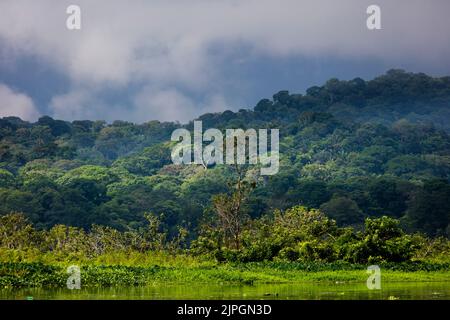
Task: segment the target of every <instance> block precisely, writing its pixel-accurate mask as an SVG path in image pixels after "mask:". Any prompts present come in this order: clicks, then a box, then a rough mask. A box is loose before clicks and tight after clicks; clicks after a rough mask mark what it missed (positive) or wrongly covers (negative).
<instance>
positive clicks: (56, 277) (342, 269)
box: [0, 262, 450, 289]
mask: <svg viewBox="0 0 450 320" xmlns="http://www.w3.org/2000/svg"><path fill="white" fill-rule="evenodd" d="M68 266H69V265H64V264H45V263H42V262H3V263H0V288H3V289H16V288H40V287H42V288H64V287H65V286H66V283H67V279H68V277H69V275H68V274H67V267H68ZM79 266H80V269H81V284H82V286H83V287H84V288H96V287H97V288H101V287H114V286H148V285H155V284H158V283H164V284H190V283H192V284H199V283H204V284H223V283H225V284H245V285H256V284H283V283H365V281H366V280H367V277H368V274H367V271H366V270H367V266H364V265H357V264H348V263H330V264H320V263H294V262H266V263H246V264H230V263H227V264H218V263H204V264H201V263H199V264H197V265H190V266H189V265H187V266H182V265H172V266H171V265H157V264H155V265H148V266H131V265H106V264H80V265H79ZM380 269H381V277H382V281H383V282H384V283H395V282H450V272H449V271H448V270H450V265H449V264H448V263H441V264H437V263H425V262H408V263H398V264H395V263H388V264H380Z"/></svg>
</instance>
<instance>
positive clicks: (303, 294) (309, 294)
mask: <svg viewBox="0 0 450 320" xmlns="http://www.w3.org/2000/svg"><path fill="white" fill-rule="evenodd" d="M0 299H19V300H23V299H25V300H26V299H28V300H32V299H34V300H38V299H83V300H86V299H96V300H99V299H100V300H106V299H108V300H109V299H121V300H124V299H135V300H142V299H144V300H158V299H165V300H166V299H293V300H303V299H313V300H324V299H325V300H326V299H328V300H341V299H345V300H354V299H363V300H380V299H400V300H405V299H417V300H434V299H450V284H449V283H442V282H427V283H425V282H420V283H389V284H383V285H382V288H381V290H368V289H367V287H366V286H365V284H341V283H335V284H311V283H302V284H299V283H296V284H258V285H253V286H246V285H229V284H224V285H210V284H205V285H192V284H189V285H187V284H186V285H184V284H167V285H161V284H158V285H154V286H146V287H113V288H90V289H81V290H73V291H71V290H68V289H21V290H0Z"/></svg>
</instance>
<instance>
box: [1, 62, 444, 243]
mask: <svg viewBox="0 0 450 320" xmlns="http://www.w3.org/2000/svg"><path fill="white" fill-rule="evenodd" d="M449 102H450V77H444V78H432V77H428V76H426V75H424V74H411V73H406V72H403V71H399V70H391V71H389V72H388V73H387V74H386V75H383V76H380V77H378V78H376V79H374V80H371V81H367V82H366V81H363V80H361V79H354V80H352V81H338V80H336V79H332V80H329V81H328V82H327V83H326V84H325V85H324V86H322V87H313V88H310V89H308V90H307V92H306V94H305V95H300V94H292V95H290V94H289V93H288V92H286V91H282V92H279V93H277V94H275V95H274V96H273V101H271V100H267V99H264V100H262V101H260V102H259V103H258V104H257V105H256V107H255V108H254V110H240V111H239V112H231V111H226V112H223V113H217V114H206V115H203V116H201V117H200V119H201V120H202V121H203V126H204V128H208V127H216V128H221V129H224V128H234V127H240V128H248V127H252V128H263V127H264V128H265V127H267V128H280V139H281V146H280V149H281V150H280V151H281V167H280V172H279V173H278V174H277V175H275V176H272V177H269V178H264V179H263V178H261V177H257V176H256V177H255V179H256V181H257V185H256V188H254V189H253V191H252V192H251V194H250V195H249V198H248V200H247V201H246V204H245V208H244V209H245V211H246V212H245V213H246V214H248V215H250V216H251V217H260V216H263V215H265V214H270V213H271V212H273V210H274V209H281V210H284V209H287V208H290V207H293V206H296V205H303V206H306V207H309V208H320V209H321V211H323V212H324V213H326V214H327V215H328V216H329V217H331V218H333V219H335V220H336V221H337V223H338V225H340V226H344V225H354V226H356V227H357V228H358V225H359V226H362V225H363V224H364V220H365V218H367V217H372V218H375V217H381V216H383V215H386V216H389V217H393V218H396V219H400V220H401V223H402V226H403V227H404V228H405V229H406V230H407V231H410V232H415V231H421V232H424V233H426V234H428V235H430V236H441V235H443V236H448V234H449V223H450V221H449V214H450V202H449V201H448V199H449V198H450V185H449V177H450V136H449V130H450V124H449V123H450V122H449V121H448V119H450V103H449ZM149 117H151V115H149ZM180 126H181V125H180V124H177V123H160V122H157V121H152V122H148V123H144V124H141V125H136V124H132V123H128V122H124V121H116V122H114V123H112V124H106V123H105V122H101V121H73V122H71V123H70V122H65V121H60V120H54V119H52V118H50V117H42V118H41V119H39V121H38V122H36V123H28V122H25V121H22V120H20V119H18V118H14V117H9V118H3V119H0V214H2V215H4V214H9V213H11V212H22V213H24V214H25V215H26V216H27V217H29V218H30V219H31V221H32V222H34V223H35V225H36V226H37V227H38V228H40V229H41V228H51V227H52V226H54V225H55V224H65V225H70V226H77V227H83V228H85V229H88V228H90V226H91V225H92V224H99V225H105V226H111V227H114V228H116V229H119V230H122V231H124V230H127V229H128V228H137V227H139V226H142V225H143V224H144V223H145V217H144V213H145V212H153V213H156V214H164V217H163V219H162V225H163V227H164V228H165V229H167V230H168V231H169V234H170V236H174V235H175V234H176V232H177V226H182V227H184V228H186V229H188V230H189V231H190V236H191V237H194V236H195V235H196V234H197V233H198V226H199V221H201V219H203V217H205V216H208V215H209V216H211V215H212V214H214V210H213V209H214V208H213V206H212V203H211V198H212V196H214V195H217V194H222V193H229V192H231V191H232V190H231V189H230V183H229V182H230V181H235V172H234V170H233V168H229V167H226V166H217V167H213V168H208V170H204V168H203V167H201V166H200V167H196V166H175V165H172V164H171V160H170V150H171V144H170V135H171V133H172V131H173V130H174V129H175V128H177V127H180ZM186 126H187V127H188V128H191V127H192V123H190V124H188V125H186ZM244 170H247V175H248V176H255V174H256V173H255V171H253V170H252V168H251V167H250V168H244Z"/></svg>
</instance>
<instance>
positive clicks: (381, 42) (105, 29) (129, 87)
mask: <svg viewBox="0 0 450 320" xmlns="http://www.w3.org/2000/svg"><path fill="white" fill-rule="evenodd" d="M71 4H76V5H79V6H80V7H81V18H82V28H81V30H77V31H70V30H68V29H67V28H66V19H67V17H68V15H67V14H66V8H67V7H68V6H69V5H71ZM371 4H377V5H379V6H380V7H381V25H382V29H381V30H372V31H370V30H368V29H367V27H366V19H367V17H368V15H367V14H366V9H367V7H368V6H369V5H371ZM449 12H450V1H448V0H395V1H392V0H391V1H389V0H371V1H366V0H341V1H337V0H326V1H325V0H308V1H303V0H155V1H153V0H145V1H144V0H131V1H130V0H128V1H125V0H95V1H93V0H70V1H66V0H58V1H56V0H0V117H3V116H11V115H15V116H20V117H21V118H23V119H26V120H30V121H33V120H36V119H37V118H38V117H39V116H40V115H43V114H46V115H50V116H52V117H55V118H59V119H65V120H75V119H92V120H98V119H104V120H107V121H112V120H116V119H121V120H128V121H133V122H138V123H141V122H145V121H148V120H154V119H157V120H171V121H174V120H179V121H181V122H186V121H188V120H190V119H192V118H194V117H196V116H198V115H200V114H202V113H205V112H217V111H223V110H226V109H231V110H238V109H241V108H249V107H252V106H254V105H255V104H256V103H257V102H258V101H259V100H260V99H261V98H270V97H271V96H272V94H273V93H275V92H277V91H279V90H283V89H288V90H290V91H291V92H298V93H302V92H304V91H305V89H307V88H308V87H310V86H312V85H318V84H322V83H323V82H324V81H326V80H327V79H328V78H331V77H337V78H339V79H352V78H355V77H358V76H359V77H362V78H364V79H371V78H373V77H375V76H377V75H379V74H382V73H384V72H385V71H386V70H388V69H390V68H403V69H405V70H407V71H414V72H425V73H428V74H431V75H435V76H443V75H450V58H449V57H450V37H449V31H450V19H449V18H448V14H449Z"/></svg>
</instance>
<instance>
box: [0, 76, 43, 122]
mask: <svg viewBox="0 0 450 320" xmlns="http://www.w3.org/2000/svg"><path fill="white" fill-rule="evenodd" d="M8 116H15V117H20V118H21V119H22V120H27V121H36V120H37V119H38V117H39V112H38V110H37V109H36V107H35V106H34V103H33V100H31V98H30V97H28V96H27V95H25V94H23V93H19V92H15V91H13V90H12V89H11V88H9V87H8V86H6V85H4V84H1V83H0V117H8Z"/></svg>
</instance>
